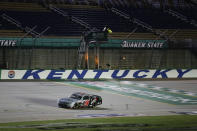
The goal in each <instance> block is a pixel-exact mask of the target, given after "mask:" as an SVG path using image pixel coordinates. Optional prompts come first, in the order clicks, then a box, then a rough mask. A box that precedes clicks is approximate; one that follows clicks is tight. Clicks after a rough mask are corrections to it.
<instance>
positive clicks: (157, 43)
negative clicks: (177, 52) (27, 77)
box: [0, 38, 168, 49]
mask: <svg viewBox="0 0 197 131" xmlns="http://www.w3.org/2000/svg"><path fill="white" fill-rule="evenodd" d="M80 40H81V39H79V38H58V39H57V38H39V39H33V38H23V39H21V38H0V48H2V47H18V46H20V47H32V46H34V47H57V48H59V47H74V48H77V47H79V46H80ZM98 44H99V43H98ZM89 46H90V47H94V46H95V45H94V44H90V45H89ZM100 47H102V48H146V49H150V48H167V47H168V46H167V43H166V42H165V41H164V40H121V39H109V40H108V41H107V42H105V43H102V44H100Z"/></svg>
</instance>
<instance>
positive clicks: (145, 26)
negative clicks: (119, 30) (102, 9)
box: [111, 8, 169, 40]
mask: <svg viewBox="0 0 197 131" xmlns="http://www.w3.org/2000/svg"><path fill="white" fill-rule="evenodd" d="M111 11H112V12H113V13H115V14H117V15H119V16H120V17H123V18H125V19H127V20H128V21H130V22H132V23H134V24H136V25H138V26H141V27H142V28H145V29H146V30H148V31H150V32H152V33H154V34H155V35H157V36H159V37H161V38H163V39H165V40H166V39H169V38H168V36H166V35H164V34H163V33H162V32H161V31H156V30H155V29H153V28H152V26H150V25H149V24H147V23H145V22H143V21H141V20H139V19H137V18H135V17H131V16H130V15H128V14H126V13H124V12H122V11H120V10H118V9H116V8H111Z"/></svg>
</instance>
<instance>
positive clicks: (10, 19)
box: [1, 13, 40, 37]
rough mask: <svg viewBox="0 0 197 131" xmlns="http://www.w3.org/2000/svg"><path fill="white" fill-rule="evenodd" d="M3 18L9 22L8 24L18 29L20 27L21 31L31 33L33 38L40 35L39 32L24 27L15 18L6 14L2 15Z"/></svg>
mask: <svg viewBox="0 0 197 131" xmlns="http://www.w3.org/2000/svg"><path fill="white" fill-rule="evenodd" d="M1 17H2V18H3V19H5V20H7V21H8V22H10V23H12V24H14V25H15V26H16V27H18V28H19V29H21V30H22V31H25V32H29V33H30V34H31V35H32V36H33V37H35V36H37V35H40V34H39V33H38V32H36V31H34V30H32V29H31V28H30V27H27V26H26V27H23V26H22V24H21V23H20V22H19V21H17V20H15V19H14V18H12V17H10V16H8V15H6V14H5V13H4V14H2V15H1Z"/></svg>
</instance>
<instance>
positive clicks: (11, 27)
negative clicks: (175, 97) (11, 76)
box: [0, 0, 197, 69]
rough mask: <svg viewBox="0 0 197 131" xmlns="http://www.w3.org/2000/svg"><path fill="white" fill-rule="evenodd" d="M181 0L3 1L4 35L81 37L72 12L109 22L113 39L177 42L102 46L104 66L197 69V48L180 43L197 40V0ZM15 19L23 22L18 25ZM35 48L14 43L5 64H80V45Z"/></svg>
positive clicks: (94, 22)
mask: <svg viewBox="0 0 197 131" xmlns="http://www.w3.org/2000/svg"><path fill="white" fill-rule="evenodd" d="M180 1H182V3H179V4H176V3H174V5H179V6H178V7H175V6H173V4H172V5H168V6H167V5H165V4H164V3H163V4H161V2H160V3H159V0H158V2H152V1H151V0H147V1H146V0H144V1H143V0H142V1H140V0H133V1H131V0H10V1H9V0H2V1H0V15H1V16H0V37H1V38H4V37H8V38H9V37H10V38H13V37H19V38H21V39H23V38H24V37H28V38H35V37H37V38H38V39H39V38H56V39H61V38H68V39H70V38H72V39H75V38H76V39H80V38H81V34H82V32H84V31H86V30H87V29H86V28H85V27H84V26H81V25H80V24H78V23H76V22H73V21H72V18H71V17H76V18H77V19H79V20H82V21H84V22H85V23H88V24H89V25H91V26H94V27H96V28H97V29H100V30H102V29H103V27H105V26H106V25H108V26H109V27H110V28H111V29H112V31H113V33H112V34H109V41H110V40H111V39H120V40H165V41H168V42H170V43H169V45H170V46H171V47H172V49H122V48H121V49H114V48H111V49H109V48H103V49H101V50H100V66H101V67H100V68H103V69H106V68H107V69H128V68H129V69H139V68H196V67H197V55H196V52H197V51H195V50H190V49H185V50H184V51H183V48H184V47H181V46H182V44H180V45H179V43H183V42H184V41H193V40H196V39H197V22H196V20H197V15H196V14H195V12H196V11H197V8H195V6H196V3H195V2H191V3H186V2H184V0H180ZM49 5H54V6H55V7H57V8H58V9H60V10H62V11H64V12H66V13H67V14H68V17H63V16H62V15H60V14H58V13H57V12H54V11H53V10H51V9H49ZM183 5H184V8H183ZM185 6H186V7H185ZM190 7H192V8H190ZM69 17H70V18H69ZM10 19H12V20H13V21H15V22H18V23H15V24H13V21H11V20H10ZM48 27H49V28H48ZM45 29H46V30H45ZM43 31H44V32H43ZM35 32H37V34H35ZM32 33H34V35H32ZM188 46H191V44H190V45H188ZM186 47H187V46H186ZM176 48H178V49H176ZM30 49H31V50H30ZM30 49H29V48H28V49H26V48H23V47H19V48H17V50H19V51H17V50H14V49H11V48H0V50H1V51H0V52H1V53H0V65H1V67H3V68H9V69H14V68H17V69H29V68H33V69H35V68H43V69H46V68H47V69H60V68H67V69H73V68H77V63H76V61H77V60H78V56H77V54H78V49H76V48H72V47H70V48H64V49H62V48H52V47H51V48H47V49H43V48H35V47H32V48H30ZM5 50H6V52H7V54H5ZM142 52H143V53H142ZM23 54H25V55H23ZM89 54H94V50H91V49H90V50H89ZM10 56H13V57H12V58H11V57H10ZM20 56H21V58H19V57H20ZM89 57H90V58H89V59H90V69H92V68H94V64H91V63H94V57H93V55H90V56H89ZM188 58H190V59H188ZM27 59H28V60H27ZM60 59H61V60H60ZM24 60H27V61H24ZM1 63H3V64H1Z"/></svg>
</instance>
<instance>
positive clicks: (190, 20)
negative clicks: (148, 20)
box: [164, 9, 197, 27]
mask: <svg viewBox="0 0 197 131" xmlns="http://www.w3.org/2000/svg"><path fill="white" fill-rule="evenodd" d="M164 12H167V13H168V14H170V15H172V16H174V17H176V18H178V19H180V20H182V21H184V22H186V23H189V24H191V25H193V26H195V27H197V22H196V21H195V20H193V19H189V18H187V16H185V15H183V14H181V13H179V12H177V11H174V10H171V9H167V10H164Z"/></svg>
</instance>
